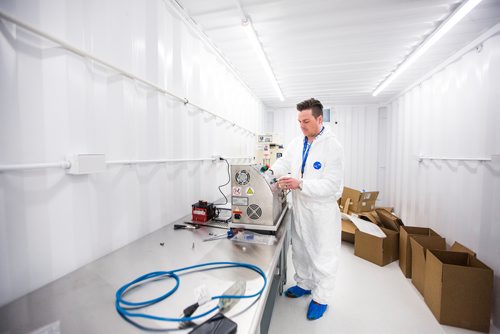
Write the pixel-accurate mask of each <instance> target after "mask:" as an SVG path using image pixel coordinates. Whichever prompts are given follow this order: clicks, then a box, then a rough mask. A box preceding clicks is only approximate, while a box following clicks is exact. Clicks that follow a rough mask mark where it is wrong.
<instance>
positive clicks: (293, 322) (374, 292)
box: [269, 242, 499, 334]
mask: <svg viewBox="0 0 500 334" xmlns="http://www.w3.org/2000/svg"><path fill="white" fill-rule="evenodd" d="M292 251H293V250H292ZM338 273H339V275H338V277H337V286H336V288H335V302H334V304H333V305H330V306H329V307H328V310H327V311H326V313H325V315H324V316H323V318H321V319H319V320H316V321H309V320H307V319H306V311H307V306H308V305H309V301H310V297H307V298H306V297H304V298H299V299H290V298H286V297H285V296H284V295H283V296H280V297H278V298H277V299H276V304H275V306H274V311H273V316H272V319H271V325H270V328H269V333H270V334H282V333H307V334H313V333H356V334H357V333H370V334H371V333H384V334H387V333H405V334H406V333H415V334H417V333H418V334H422V333H426V334H427V333H447V334H465V333H476V332H473V331H469V330H465V329H461V328H456V327H449V326H442V325H440V324H439V323H438V322H437V321H436V319H435V318H434V316H433V315H432V313H431V311H430V310H429V309H428V308H427V305H426V304H425V302H424V299H423V297H422V296H421V295H420V293H419V292H418V291H417V289H416V288H415V287H414V286H413V284H412V283H411V280H409V279H406V278H405V277H404V276H403V274H402V272H401V270H400V269H399V265H398V262H397V261H396V262H393V263H391V264H389V265H387V266H385V267H379V266H377V265H375V264H372V263H370V262H368V261H365V260H363V259H361V258H359V257H357V256H354V246H353V245H352V244H349V243H345V242H343V243H342V251H341V264H340V268H339V272H338ZM293 274H294V268H293V263H292V257H291V252H289V256H288V282H287V285H286V287H285V288H287V287H289V286H292V285H295V282H294V281H293ZM490 333H495V334H496V333H499V331H498V330H495V329H494V328H492V329H491V330H490Z"/></svg>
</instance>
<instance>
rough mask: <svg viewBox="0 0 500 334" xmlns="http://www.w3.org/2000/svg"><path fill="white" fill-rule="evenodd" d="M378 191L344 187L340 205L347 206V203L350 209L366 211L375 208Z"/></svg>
mask: <svg viewBox="0 0 500 334" xmlns="http://www.w3.org/2000/svg"><path fill="white" fill-rule="evenodd" d="M377 196H378V191H365V192H361V191H359V190H355V189H352V188H348V187H344V190H343V191H342V198H341V200H340V205H341V206H342V207H343V208H345V207H346V203H347V206H348V207H349V211H352V212H366V211H372V210H374V209H375V201H376V200H377Z"/></svg>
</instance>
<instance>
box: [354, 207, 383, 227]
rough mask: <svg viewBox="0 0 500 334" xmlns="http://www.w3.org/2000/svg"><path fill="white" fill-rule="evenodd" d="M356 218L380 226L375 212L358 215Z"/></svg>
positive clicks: (380, 222) (380, 223)
mask: <svg viewBox="0 0 500 334" xmlns="http://www.w3.org/2000/svg"><path fill="white" fill-rule="evenodd" d="M358 217H359V218H361V219H364V220H368V221H370V222H372V223H374V224H375V225H379V226H380V225H382V221H381V220H380V218H379V217H378V215H377V212H375V210H373V211H368V212H362V213H359V214H358Z"/></svg>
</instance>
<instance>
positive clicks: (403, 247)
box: [399, 226, 441, 278]
mask: <svg viewBox="0 0 500 334" xmlns="http://www.w3.org/2000/svg"><path fill="white" fill-rule="evenodd" d="M414 235H423V236H427V237H430V236H437V237H441V236H440V235H439V234H438V233H436V232H435V231H434V230H432V229H430V228H428V227H417V226H403V227H401V229H400V230H399V267H400V268H401V271H402V272H403V274H404V275H405V276H406V278H411V256H412V255H411V243H410V237H411V236H414Z"/></svg>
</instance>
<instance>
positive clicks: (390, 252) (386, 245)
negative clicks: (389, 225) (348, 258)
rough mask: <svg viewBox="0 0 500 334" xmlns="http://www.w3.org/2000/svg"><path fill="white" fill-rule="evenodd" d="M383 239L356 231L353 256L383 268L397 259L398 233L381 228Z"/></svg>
mask: <svg viewBox="0 0 500 334" xmlns="http://www.w3.org/2000/svg"><path fill="white" fill-rule="evenodd" d="M381 229H382V231H383V232H384V233H385V235H386V237H385V238H380V237H376V236H374V235H371V234H367V233H364V232H361V231H360V230H356V234H355V237H354V255H356V256H359V257H361V258H363V259H365V260H367V261H370V262H372V263H375V264H377V265H379V266H385V265H387V264H389V263H391V262H393V261H396V260H397V259H398V255H399V245H398V243H399V233H398V232H396V231H391V230H389V229H386V228H384V227H381Z"/></svg>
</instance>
